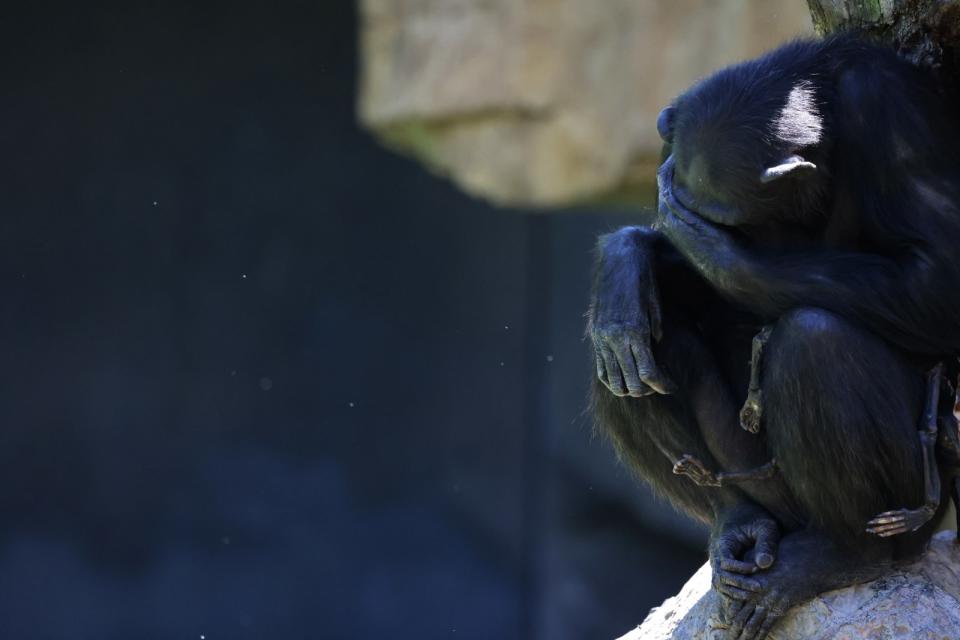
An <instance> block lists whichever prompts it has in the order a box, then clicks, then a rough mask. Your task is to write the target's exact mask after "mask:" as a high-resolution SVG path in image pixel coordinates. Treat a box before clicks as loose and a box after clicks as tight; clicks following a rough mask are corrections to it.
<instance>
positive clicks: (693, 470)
mask: <svg viewBox="0 0 960 640" xmlns="http://www.w3.org/2000/svg"><path fill="white" fill-rule="evenodd" d="M673 472H674V473H675V474H677V475H678V476H687V477H688V478H690V479H691V480H693V481H694V482H695V483H696V484H697V485H698V486H701V487H724V486H728V485H731V484H740V483H741V482H749V481H753V480H769V479H770V478H772V477H773V476H775V475H776V474H777V461H776V460H771V461H770V462H768V463H766V464H763V465H760V466H759V467H757V468H755V469H747V470H746V471H711V470H710V469H707V467H706V466H705V465H704V464H703V463H702V462H700V460H699V459H697V458H694V457H693V456H691V455H690V454H688V453H685V454H683V457H682V458H680V459H679V460H677V461H676V462H675V463H673Z"/></svg>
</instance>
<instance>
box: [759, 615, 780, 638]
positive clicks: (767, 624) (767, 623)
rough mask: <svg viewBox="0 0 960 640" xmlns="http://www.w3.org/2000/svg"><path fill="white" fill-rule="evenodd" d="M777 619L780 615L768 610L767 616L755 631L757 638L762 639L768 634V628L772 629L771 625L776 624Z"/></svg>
mask: <svg viewBox="0 0 960 640" xmlns="http://www.w3.org/2000/svg"><path fill="white" fill-rule="evenodd" d="M779 619H780V616H779V615H778V614H775V613H771V612H769V611H768V612H767V618H766V619H765V620H764V621H763V624H762V625H760V630H759V631H758V632H757V640H763V639H764V638H766V637H767V636H768V635H770V630H771V629H773V625H775V624H777V621H778V620H779Z"/></svg>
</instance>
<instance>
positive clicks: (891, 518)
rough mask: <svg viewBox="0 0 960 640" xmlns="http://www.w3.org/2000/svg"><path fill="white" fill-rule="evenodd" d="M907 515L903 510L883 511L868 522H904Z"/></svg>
mask: <svg viewBox="0 0 960 640" xmlns="http://www.w3.org/2000/svg"><path fill="white" fill-rule="evenodd" d="M905 517H906V516H905V515H904V514H903V513H902V512H899V511H888V512H886V513H881V514H880V515H878V516H877V517H875V518H874V519H873V520H871V521H870V522H868V523H867V524H868V525H871V526H874V525H879V524H890V523H893V522H903V520H904V518H905Z"/></svg>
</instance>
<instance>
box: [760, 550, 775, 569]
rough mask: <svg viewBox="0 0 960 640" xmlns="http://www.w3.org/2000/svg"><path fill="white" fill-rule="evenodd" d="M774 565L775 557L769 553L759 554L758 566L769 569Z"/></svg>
mask: <svg viewBox="0 0 960 640" xmlns="http://www.w3.org/2000/svg"><path fill="white" fill-rule="evenodd" d="M772 564H773V556H772V555H770V554H769V553H759V554H757V566H758V567H760V568H761V569H769V568H770V565H772Z"/></svg>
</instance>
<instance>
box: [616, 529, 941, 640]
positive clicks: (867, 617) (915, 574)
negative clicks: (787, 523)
mask: <svg viewBox="0 0 960 640" xmlns="http://www.w3.org/2000/svg"><path fill="white" fill-rule="evenodd" d="M717 598H718V597H717V594H716V592H714V591H712V590H711V589H710V566H709V565H704V566H703V567H701V568H700V570H699V571H697V573H696V574H694V576H693V577H692V578H691V579H690V581H689V582H687V584H686V585H684V587H683V589H681V591H680V593H679V594H677V595H676V596H674V597H672V598H669V599H668V600H666V601H665V602H664V603H663V604H662V605H660V606H659V607H657V608H655V609H653V610H652V611H651V612H650V615H648V616H647V618H646V620H644V621H643V624H641V625H640V626H639V627H637V628H636V629H635V630H633V631H631V632H630V633H628V634H626V635H625V636H623V637H622V638H621V639H620V640H668V639H669V640H718V639H720V638H723V630H724V627H723V625H722V623H721V622H720V621H719V618H718V615H717ZM894 638H903V639H904V640H907V639H909V640H953V639H955V638H960V545H958V544H957V543H956V534H955V533H954V532H952V531H943V532H941V533H939V534H937V535H936V536H935V537H934V538H933V541H932V542H931V544H930V549H929V551H928V552H927V553H926V554H924V556H923V557H921V558H920V559H919V560H917V561H916V562H914V563H912V564H909V565H906V566H902V567H899V568H897V569H895V570H892V571H891V572H890V573H889V574H887V575H886V576H884V577H883V578H880V579H878V580H874V581H873V582H868V583H865V584H861V585H856V586H852V587H847V588H845V589H838V590H837V591H830V592H828V593H824V594H822V595H820V596H819V597H817V598H814V599H813V600H811V601H810V602H807V603H806V604H803V605H800V606H798V607H795V608H793V609H791V610H790V611H789V612H788V613H787V616H786V617H785V618H784V619H783V620H782V621H781V622H780V623H779V624H778V625H777V626H776V627H775V628H774V631H773V633H771V634H770V636H769V640H788V639H789V640H888V639H894Z"/></svg>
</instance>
